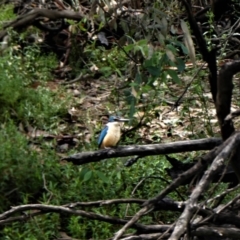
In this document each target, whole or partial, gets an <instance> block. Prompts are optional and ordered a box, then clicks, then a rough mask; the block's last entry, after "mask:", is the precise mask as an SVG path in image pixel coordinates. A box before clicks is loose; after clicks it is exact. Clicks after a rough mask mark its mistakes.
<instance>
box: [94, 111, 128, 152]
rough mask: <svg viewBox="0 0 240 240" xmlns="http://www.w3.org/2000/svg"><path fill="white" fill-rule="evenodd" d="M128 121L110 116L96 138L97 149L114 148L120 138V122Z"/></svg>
mask: <svg viewBox="0 0 240 240" xmlns="http://www.w3.org/2000/svg"><path fill="white" fill-rule="evenodd" d="M127 121H129V119H125V118H119V117H116V116H111V117H109V119H108V123H107V124H106V126H105V128H104V129H103V130H102V131H101V133H100V136H99V138H98V147H99V148H110V147H115V146H116V145H117V144H118V142H119V140H120V137H121V124H120V122H127Z"/></svg>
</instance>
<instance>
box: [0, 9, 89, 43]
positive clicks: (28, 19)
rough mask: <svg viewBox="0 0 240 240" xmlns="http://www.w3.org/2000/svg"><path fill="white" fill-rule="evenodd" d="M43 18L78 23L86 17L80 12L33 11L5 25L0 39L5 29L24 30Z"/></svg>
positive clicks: (4, 34) (5, 32) (0, 33)
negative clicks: (76, 21) (64, 19)
mask: <svg viewBox="0 0 240 240" xmlns="http://www.w3.org/2000/svg"><path fill="white" fill-rule="evenodd" d="M40 17H45V18H48V19H49V20H58V19H63V18H66V19H71V20H78V21H80V20H81V19H83V18H86V17H87V16H86V15H83V14H81V13H80V12H74V11H70V10H61V11H58V10H50V9H45V8H43V9H34V10H32V11H30V12H28V13H27V14H24V15H21V16H19V17H17V18H16V19H15V20H13V21H11V22H10V23H8V24H6V25H5V26H4V27H3V29H4V30H2V31H0V39H2V38H3V37H4V36H6V35H7V29H8V28H9V27H12V28H13V29H15V30H17V29H21V28H26V27H28V26H30V25H32V24H33V23H34V22H35V21H36V20H38V18H40Z"/></svg>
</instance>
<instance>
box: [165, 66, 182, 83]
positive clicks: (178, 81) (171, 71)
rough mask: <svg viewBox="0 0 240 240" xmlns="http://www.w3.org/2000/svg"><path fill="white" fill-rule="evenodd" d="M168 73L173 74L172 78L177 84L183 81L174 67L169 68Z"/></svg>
mask: <svg viewBox="0 0 240 240" xmlns="http://www.w3.org/2000/svg"><path fill="white" fill-rule="evenodd" d="M167 73H168V74H169V75H170V76H171V78H172V80H173V81H174V82H175V83H177V84H180V83H181V81H180V79H179V77H178V75H177V73H176V71H174V70H172V69H168V70H167Z"/></svg>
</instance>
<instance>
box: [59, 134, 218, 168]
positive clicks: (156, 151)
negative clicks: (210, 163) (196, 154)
mask: <svg viewBox="0 0 240 240" xmlns="http://www.w3.org/2000/svg"><path fill="white" fill-rule="evenodd" d="M221 142H222V141H221V139H219V138H204V139H198V140H190V141H178V142H174V143H163V144H148V145H131V146H123V147H117V148H111V149H103V150H98V151H95V152H83V153H77V154H74V155H71V156H69V157H65V158H63V159H62V160H66V161H68V162H72V163H73V164H75V165H82V164H85V163H89V162H99V161H101V160H103V159H107V158H115V157H126V156H133V155H138V156H142V155H143V156H153V155H160V154H170V153H179V152H191V151H200V150H211V149H213V148H214V147H216V146H218V145H220V144H221Z"/></svg>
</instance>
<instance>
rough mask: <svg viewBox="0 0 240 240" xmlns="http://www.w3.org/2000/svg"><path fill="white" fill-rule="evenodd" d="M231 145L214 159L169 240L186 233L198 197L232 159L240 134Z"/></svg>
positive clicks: (234, 137)
mask: <svg viewBox="0 0 240 240" xmlns="http://www.w3.org/2000/svg"><path fill="white" fill-rule="evenodd" d="M230 139H231V140H230V142H229V144H228V145H227V146H226V147H225V148H224V149H223V150H222V151H221V153H220V154H219V155H218V156H217V157H216V158H215V159H214V161H213V163H212V165H211V167H210V168H209V170H207V171H206V172H205V174H204V175H203V177H202V179H201V181H200V182H199V184H198V185H197V186H196V188H195V189H194V190H193V192H192V194H191V196H190V198H189V199H188V201H187V204H186V207H185V209H184V211H183V213H182V214H181V216H180V217H179V219H178V221H177V223H176V226H175V229H174V231H173V233H172V235H171V237H170V238H169V240H178V239H179V238H180V236H181V235H182V234H183V233H184V232H185V231H186V229H187V225H188V223H189V221H190V219H191V217H192V215H193V213H194V212H193V207H194V205H196V202H197V200H198V197H199V196H200V195H201V194H202V193H203V191H205V190H206V189H207V187H208V186H209V184H210V183H211V180H212V178H213V176H214V174H215V173H216V172H217V170H218V169H219V168H220V167H221V166H222V165H223V164H224V160H227V159H228V158H230V157H231V154H232V151H233V150H234V149H235V148H237V147H238V146H239V144H240V134H239V133H236V134H234V135H233V136H232V137H230Z"/></svg>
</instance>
